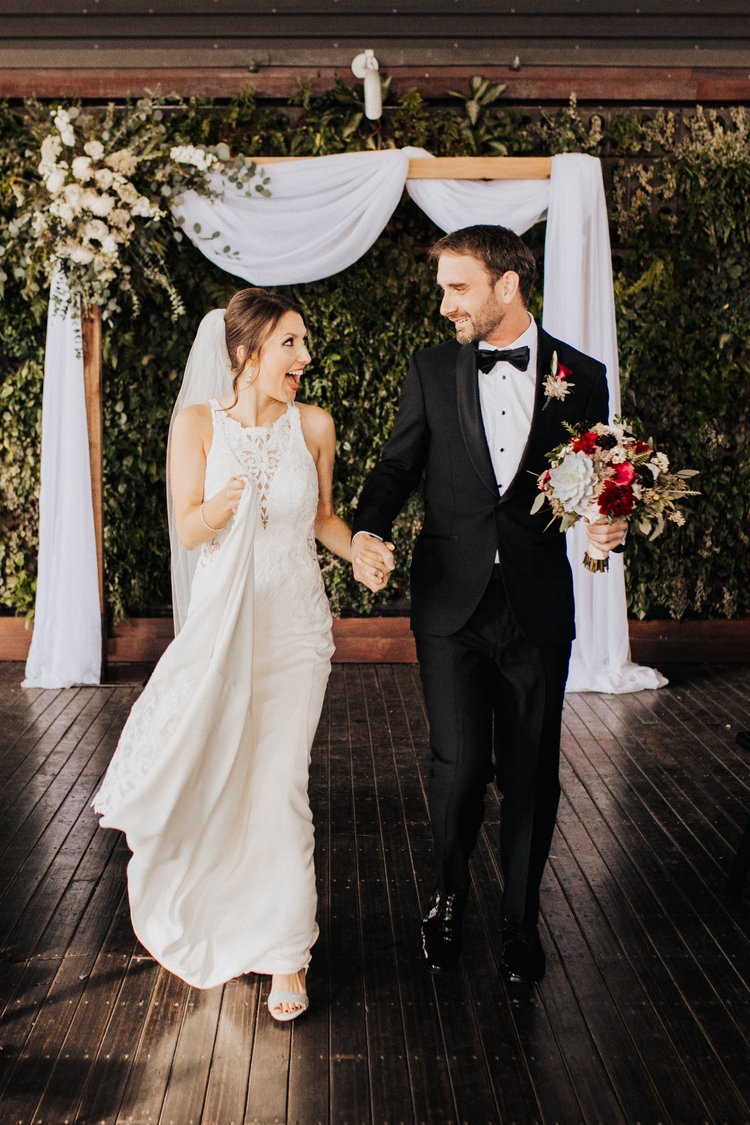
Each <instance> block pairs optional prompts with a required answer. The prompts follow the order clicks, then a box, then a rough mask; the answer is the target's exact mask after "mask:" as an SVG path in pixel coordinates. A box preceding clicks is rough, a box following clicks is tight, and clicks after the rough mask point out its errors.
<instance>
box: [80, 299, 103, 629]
mask: <svg viewBox="0 0 750 1125" xmlns="http://www.w3.org/2000/svg"><path fill="white" fill-rule="evenodd" d="M82 328H83V383H84V389H85V393H86V423H87V426H88V434H89V464H90V467H91V501H92V504H93V508H94V536H95V539H96V566H97V571H98V574H99V611H100V613H102V614H103V613H104V489H103V475H104V461H103V420H102V314H101V309H100V308H99V307H98V305H92V306H91V307H90V308H89V309H88V310H87V313H86V315H85V316H84V317H83V320H82Z"/></svg>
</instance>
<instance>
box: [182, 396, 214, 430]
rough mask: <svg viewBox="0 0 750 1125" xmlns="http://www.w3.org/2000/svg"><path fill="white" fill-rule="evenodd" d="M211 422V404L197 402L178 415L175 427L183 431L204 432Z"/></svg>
mask: <svg viewBox="0 0 750 1125" xmlns="http://www.w3.org/2000/svg"><path fill="white" fill-rule="evenodd" d="M210 422H211V404H210V402H197V403H195V404H194V405H193V406H186V407H184V409H183V410H181V411H180V412H179V414H177V416H176V417H175V420H174V425H175V426H179V427H180V429H181V430H187V431H189V430H200V431H203V430H204V429H205V428H206V425H207V424H210Z"/></svg>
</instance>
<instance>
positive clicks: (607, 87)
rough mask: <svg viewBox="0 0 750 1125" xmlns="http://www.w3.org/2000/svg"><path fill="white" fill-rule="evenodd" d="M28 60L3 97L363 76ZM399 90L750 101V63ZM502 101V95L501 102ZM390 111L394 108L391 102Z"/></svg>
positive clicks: (315, 87) (273, 90)
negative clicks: (473, 88)
mask: <svg viewBox="0 0 750 1125" xmlns="http://www.w3.org/2000/svg"><path fill="white" fill-rule="evenodd" d="M61 62H62V59H60V60H59V61H58V63H57V65H56V66H49V67H41V66H26V65H23V63H22V61H21V58H20V56H17V57H16V58H15V60H14V63H13V65H12V66H0V97H7V98H23V97H30V96H32V95H35V96H36V97H39V98H75V97H80V98H96V99H104V100H106V99H108V98H124V97H126V96H128V95H133V96H141V95H142V94H143V93H144V92H145V91H146V90H153V89H156V88H157V87H160V88H161V89H162V90H165V91H170V92H172V91H173V92H174V93H176V94H183V95H186V96H189V95H193V94H194V95H196V96H198V97H210V98H231V97H234V96H236V95H237V94H239V93H240V91H241V90H243V89H244V88H245V87H247V86H252V87H253V89H254V90H255V92H256V96H257V98H258V100H259V101H263V100H265V99H271V100H284V101H286V100H287V99H288V98H290V97H291V95H292V94H293V93H294V91H295V90H296V88H297V86H298V85H299V82H300V81H301V80H303V79H304V81H305V82H307V83H308V85H309V87H310V90H311V92H312V93H313V94H323V93H326V92H327V91H328V90H330V88H331V86H333V84H334V82H336V80H339V81H341V82H343V83H344V84H345V85H348V86H354V85H356V84H357V80H356V79H355V78H354V77H353V76H352V72H351V68H350V67H348V66H346V67H343V66H326V65H320V64H317V65H315V66H276V65H274V66H267V65H263V66H261V67H260V68H259V69H258V70H257V71H253V72H251V71H249V70H248V68H247V66H236V67H232V66H226V65H224V66H202V67H201V66H186V65H175V64H172V65H167V64H165V63H162V64H161V65H158V66H156V65H154V66H148V65H145V64H142V65H141V66H139V67H135V66H125V65H122V64H121V65H119V66H118V67H116V68H114V67H102V66H96V67H93V66H91V67H86V66H82V65H81V64H80V63H79V62H78V61H71V62H70V63H69V64H68V65H67V66H64V65H61ZM388 73H389V75H390V77H391V80H392V86H391V92H392V96H393V97H394V98H396V97H398V96H399V95H400V94H402V93H404V92H405V91H407V90H414V89H416V90H419V92H420V93H421V94H422V96H423V97H424V98H426V99H428V100H432V99H437V100H439V101H442V100H444V97H445V91H446V90H451V89H459V88H463V87H464V86H465V85H466V83H467V82H468V81H469V79H470V78H471V76H472V75H474V74H477V73H481V74H483V75H484V77H485V78H487V79H488V80H489V81H491V82H499V83H502V84H503V85H505V87H506V90H505V93H504V95H503V103H506V102H507V103H508V104H511V105H513V104H518V103H527V104H536V103H537V102H539V101H544V102H562V103H563V104H567V101H568V98H569V97H570V94H571V92H572V91H575V93H576V95H577V96H578V100H579V102H596V103H598V104H605V105H606V104H625V105H646V104H648V105H652V104H655V105H662V104H664V103H665V102H671V103H678V104H688V105H689V104H691V103H694V102H697V101H700V102H701V103H703V104H705V103H706V102H714V103H717V104H722V105H727V104H731V103H747V102H750V70H748V68H747V67H735V68H732V67H730V66H722V67H716V66H713V67H711V66H700V67H698V66H695V67H692V66H671V67H668V66H666V65H662V64H661V63H660V65H658V66H644V65H639V66H601V65H599V66H593V65H592V66H581V65H567V66H563V65H560V64H559V62H558V63H556V64H550V65H547V66H534V65H529V64H528V63H526V64H525V65H524V66H523V68H522V69H521V70H519V71H511V70H510V69H509V68H508V66H497V65H492V64H487V65H482V64H480V63H478V62H475V63H473V64H471V65H466V64H464V65H462V66H436V65H434V63H431V64H430V65H429V66H399V65H396V64H395V63H394V64H392V65H390V66H389V67H388ZM501 104H502V103H501ZM386 113H388V109H387V108H386Z"/></svg>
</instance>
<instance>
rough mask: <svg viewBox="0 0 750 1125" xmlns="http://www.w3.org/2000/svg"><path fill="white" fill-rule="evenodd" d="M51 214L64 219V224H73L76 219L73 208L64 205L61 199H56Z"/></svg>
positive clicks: (51, 207) (66, 204)
mask: <svg viewBox="0 0 750 1125" xmlns="http://www.w3.org/2000/svg"><path fill="white" fill-rule="evenodd" d="M50 214H52V215H54V216H55V217H56V218H58V219H62V221H63V222H64V223H72V222H73V220H74V218H75V211H74V210H73V208H72V207H71V206H70V205H69V204H68V203H63V201H62V200H61V199H56V200H55V202H54V203H51V204H50Z"/></svg>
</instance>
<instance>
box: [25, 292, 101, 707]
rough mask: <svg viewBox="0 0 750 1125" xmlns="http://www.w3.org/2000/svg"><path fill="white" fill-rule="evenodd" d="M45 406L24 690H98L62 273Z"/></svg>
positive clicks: (85, 467) (87, 497)
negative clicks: (93, 687)
mask: <svg viewBox="0 0 750 1125" xmlns="http://www.w3.org/2000/svg"><path fill="white" fill-rule="evenodd" d="M50 297H51V300H50V305H49V314H48V320H47V349H46V353H45V360H44V394H43V401H42V464H41V491H40V495H39V569H38V577H37V593H36V613H35V617H34V634H33V636H32V639H31V648H30V650H29V657H28V660H27V662H26V679H25V680H24V681H23V686H24V687H41V688H65V687H70V686H71V685H72V684H98V683H99V679H100V673H101V654H102V635H101V615H100V612H99V577H98V572H97V564H96V541H95V538H94V512H93V506H92V502H91V472H90V469H89V443H88V431H87V427H86V399H85V393H84V386H83V355H82V350H81V321H80V316H79V314H78V311H77V309H75V308H74V307H73V306H72V305H70V306H69V307H68V310H67V312H66V313H62V312H61V311H60V309H61V304H62V303H65V302H67V282H66V280H65V275H64V274H63V273H62V271H61V270H58V271H57V272H56V273H55V275H54V277H53V279H52V286H51V290H50Z"/></svg>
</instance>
